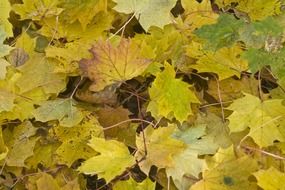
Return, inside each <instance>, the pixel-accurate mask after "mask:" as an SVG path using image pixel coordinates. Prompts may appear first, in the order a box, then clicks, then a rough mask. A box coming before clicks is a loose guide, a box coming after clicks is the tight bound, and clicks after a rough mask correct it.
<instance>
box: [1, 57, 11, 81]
mask: <svg viewBox="0 0 285 190" xmlns="http://www.w3.org/2000/svg"><path fill="white" fill-rule="evenodd" d="M8 66H10V63H8V62H7V61H6V60H5V59H2V58H0V80H3V79H5V78H6V73H7V67H8Z"/></svg>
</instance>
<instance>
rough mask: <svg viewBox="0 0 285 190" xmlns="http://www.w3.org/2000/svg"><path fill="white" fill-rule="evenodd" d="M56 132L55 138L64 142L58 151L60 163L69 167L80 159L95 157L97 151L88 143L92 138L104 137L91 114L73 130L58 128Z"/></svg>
mask: <svg viewBox="0 0 285 190" xmlns="http://www.w3.org/2000/svg"><path fill="white" fill-rule="evenodd" d="M54 130H55V137H56V138H58V139H59V140H60V141H61V142H62V144H61V145H60V146H59V147H58V148H57V150H56V154H57V155H58V158H59V162H60V163H64V164H66V165H67V166H69V167H70V166H71V165H72V163H73V162H74V161H76V160H78V159H88V158H90V157H91V156H94V155H95V151H94V150H93V149H92V148H91V147H89V146H87V145H86V142H87V141H88V140H90V139H91V138H92V137H100V136H102V135H103V131H102V127H101V126H100V125H99V122H98V121H97V119H96V117H95V116H92V115H91V114H87V115H86V116H85V118H84V119H83V120H82V122H81V123H80V124H78V125H75V126H73V127H72V128H69V127H62V126H57V127H56V128H55V129H54Z"/></svg>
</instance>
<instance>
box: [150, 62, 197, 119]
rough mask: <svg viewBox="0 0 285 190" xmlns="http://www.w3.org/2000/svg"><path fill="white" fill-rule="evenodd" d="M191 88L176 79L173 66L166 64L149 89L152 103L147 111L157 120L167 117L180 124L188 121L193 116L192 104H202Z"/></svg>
mask: <svg viewBox="0 0 285 190" xmlns="http://www.w3.org/2000/svg"><path fill="white" fill-rule="evenodd" d="M189 87H190V85H189V84H187V83H185V82H183V81H181V79H176V78H175V71H174V69H173V67H172V66H171V65H169V64H165V70H164V71H162V72H161V73H158V74H157V76H156V79H155V80H154V82H153V83H152V86H151V88H150V89H149V94H150V99H151V101H150V102H149V104H148V107H147V110H148V111H150V112H151V114H152V116H153V117H155V118H157V119H159V118H161V117H165V118H168V119H173V118H176V119H177V120H178V121H180V122H183V121H185V120H187V117H188V116H189V115H191V114H193V112H192V109H191V103H200V102H199V100H198V98H197V97H196V95H195V93H194V92H192V91H191V90H190V89H189ZM173 100H176V101H173Z"/></svg>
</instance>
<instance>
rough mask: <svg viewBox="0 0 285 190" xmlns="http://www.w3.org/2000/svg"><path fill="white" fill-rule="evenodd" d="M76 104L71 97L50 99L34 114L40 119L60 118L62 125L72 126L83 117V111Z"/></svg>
mask: <svg viewBox="0 0 285 190" xmlns="http://www.w3.org/2000/svg"><path fill="white" fill-rule="evenodd" d="M75 104H76V103H75V101H74V100H72V99H70V98H68V99H56V100H49V101H46V102H43V103H42V104H41V105H40V107H39V108H37V109H36V110H34V111H33V115H34V117H35V118H36V120H38V121H42V122H47V121H51V120H58V121H59V122H60V124H61V125H62V126H66V127H72V126H74V125H77V124H78V123H79V122H80V121H81V120H82V119H83V115H82V113H81V111H80V110H79V109H78V108H77V107H75Z"/></svg>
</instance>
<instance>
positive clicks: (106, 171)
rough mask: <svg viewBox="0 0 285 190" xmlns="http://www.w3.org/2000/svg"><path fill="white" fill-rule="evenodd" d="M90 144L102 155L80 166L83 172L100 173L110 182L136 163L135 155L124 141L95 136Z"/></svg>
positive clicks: (101, 176) (99, 174)
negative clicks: (107, 139) (131, 153)
mask: <svg viewBox="0 0 285 190" xmlns="http://www.w3.org/2000/svg"><path fill="white" fill-rule="evenodd" d="M88 145H89V146H90V147H91V148H93V149H94V150H95V151H96V152H98V153H100V155H98V156H94V157H92V158H90V159H88V160H86V161H85V162H83V164H82V165H81V166H80V167H79V168H78V170H79V171H80V172H82V173H85V174H92V175H93V174H98V176H99V177H100V178H104V179H105V180H106V181H107V182H110V181H111V180H112V179H113V178H114V177H116V176H117V175H121V174H122V173H123V172H124V171H125V169H126V168H127V167H131V166H132V165H133V164H135V159H134V157H133V156H132V155H130V154H129V150H128V148H127V147H126V146H125V145H124V144H123V143H120V142H118V141H115V140H109V141H106V140H105V139H102V138H97V137H93V138H92V139H91V140H90V141H89V144H88Z"/></svg>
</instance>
